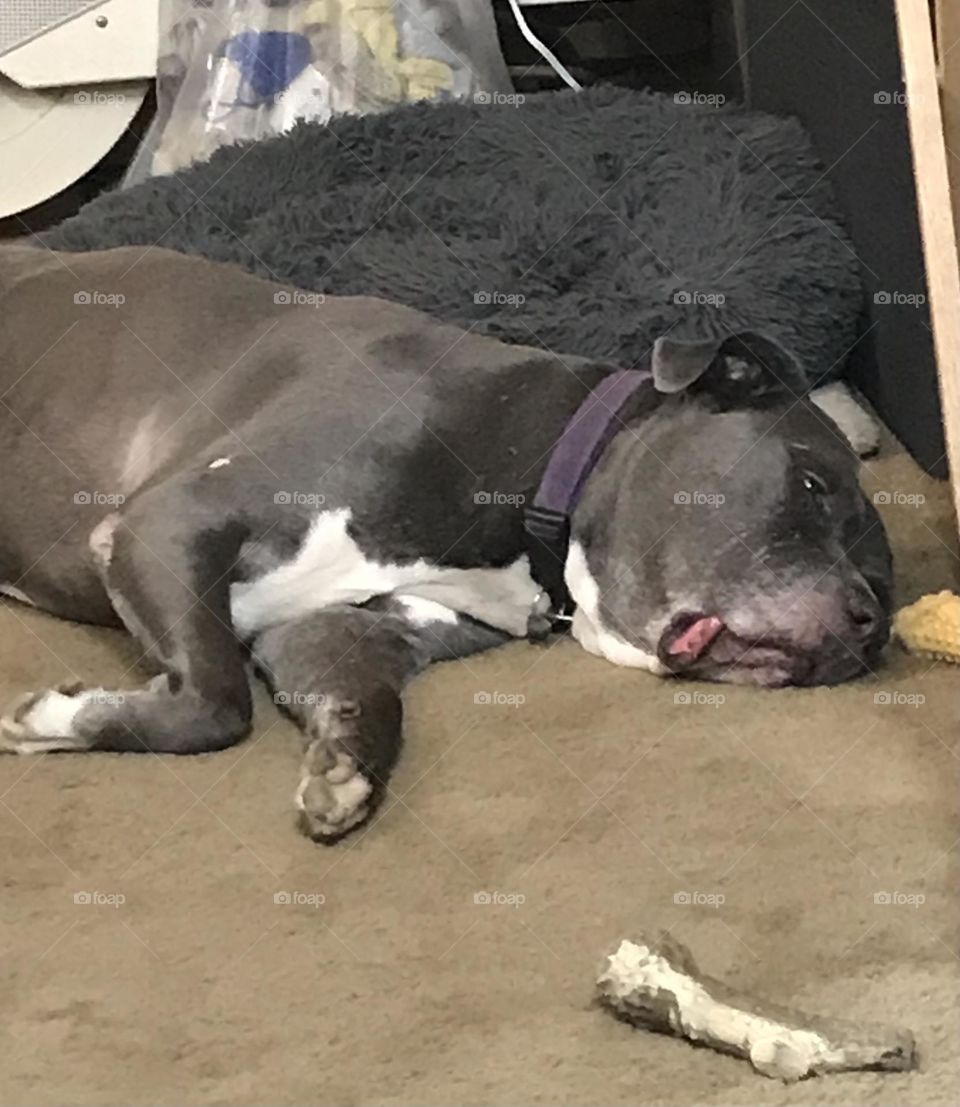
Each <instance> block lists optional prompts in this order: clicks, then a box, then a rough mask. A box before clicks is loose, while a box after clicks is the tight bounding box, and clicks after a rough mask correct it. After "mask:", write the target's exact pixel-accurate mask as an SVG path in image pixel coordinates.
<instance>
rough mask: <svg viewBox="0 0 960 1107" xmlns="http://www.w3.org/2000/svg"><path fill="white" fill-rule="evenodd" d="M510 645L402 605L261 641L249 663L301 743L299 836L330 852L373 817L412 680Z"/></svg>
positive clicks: (350, 611)
mask: <svg viewBox="0 0 960 1107" xmlns="http://www.w3.org/2000/svg"><path fill="white" fill-rule="evenodd" d="M508 637H509V636H508V635H506V634H504V633H502V632H501V631H497V630H493V629H491V628H490V627H487V626H484V625H482V624H480V623H476V622H474V621H472V620H470V619H464V618H461V617H459V616H458V615H457V614H456V613H455V612H453V611H451V610H450V609H449V608H446V607H443V606H442V605H440V604H436V603H432V602H431V601H425V600H420V599H414V598H410V599H406V600H405V599H404V598H403V597H380V598H378V599H376V600H372V601H371V602H370V603H369V604H366V605H365V606H363V607H351V606H346V605H343V606H337V607H331V608H327V609H325V610H323V611H319V612H317V613H316V614H313V615H308V616H305V617H304V618H302V619H298V620H296V621H294V622H291V623H284V624H281V625H280V626H277V627H274V628H272V629H270V630H267V631H265V632H264V633H262V634H261V635H260V636H259V637H258V638H257V639H256V640H255V641H254V643H253V655H254V659H255V663H256V665H257V666H258V668H259V669H260V671H261V672H262V674H263V675H264V677H265V678H266V680H267V682H268V683H269V684H270V686H271V688H272V689H273V693H274V700H275V702H276V703H277V704H278V705H279V706H280V707H281V708H282V709H283V710H284V711H285V712H287V714H289V715H290V716H291V717H292V718H293V719H294V721H295V722H296V723H297V724H298V725H299V727H300V728H301V730H302V731H303V733H304V741H305V751H304V758H303V763H302V766H301V770H300V785H299V787H298V789H297V792H296V796H295V799H294V803H295V806H296V808H297V812H298V818H299V822H300V827H301V829H302V830H303V832H304V833H305V834H306V835H308V836H309V837H310V838H313V839H314V840H316V841H320V842H325V843H330V842H334V841H336V840H337V839H338V838H341V837H342V836H343V835H344V834H346V833H347V832H348V831H350V830H353V829H354V828H355V827H357V826H359V825H360V824H361V823H363V822H365V821H366V820H367V819H368V818H369V817H370V815H372V814H373V812H374V810H375V809H376V807H377V805H378V804H379V802H380V801H381V799H382V798H383V796H384V793H385V791H386V788H387V781H388V779H389V776H390V773H391V771H392V769H393V767H394V764H395V763H396V760H397V757H398V755H399V752H400V743H401V728H402V714H403V709H402V705H401V699H400V694H401V690H402V688H403V686H404V684H405V683H406V682H407V681H408V680H409V679H410V678H411V677H413V676H415V675H416V674H417V673H418V672H420V671H421V670H422V669H424V668H425V667H426V666H427V665H428V664H430V662H432V661H441V660H447V659H452V658H457V657H464V656H466V655H467V654H470V653H475V652H477V651H479V650H484V649H489V648H490V647H492V646H497V645H500V644H501V643H502V642H504V641H506V639H507V638H508Z"/></svg>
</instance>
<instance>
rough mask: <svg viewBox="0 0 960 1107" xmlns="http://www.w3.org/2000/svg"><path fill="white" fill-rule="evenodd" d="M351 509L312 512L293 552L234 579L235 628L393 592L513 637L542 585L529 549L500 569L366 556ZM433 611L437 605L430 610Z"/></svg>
mask: <svg viewBox="0 0 960 1107" xmlns="http://www.w3.org/2000/svg"><path fill="white" fill-rule="evenodd" d="M349 522H350V511H349V509H347V508H339V509H337V510H336V511H325V512H323V513H322V514H320V515H319V516H317V518H316V519H315V520H314V522H313V524H312V526H311V527H310V530H309V531H308V532H307V535H306V537H305V538H304V540H303V543H302V545H301V547H300V549H299V550H298V551H297V555H296V557H294V558H293V559H292V560H291V561H288V562H286V563H285V564H284V565H280V566H278V567H277V568H276V569H272V570H270V572H268V573H265V574H264V575H263V576H261V577H259V578H258V579H257V580H255V581H251V582H249V583H244V584H235V585H233V587H232V589H231V593H230V610H231V614H232V617H233V623H234V626H235V627H236V629H237V631H238V632H239V633H240V634H250V633H252V632H253V631H256V630H260V629H263V628H264V627H268V626H276V625H277V624H278V623H284V622H288V621H290V620H292V619H297V618H300V617H302V616H304V615H307V614H310V613H311V612H313V611H319V610H320V609H321V608H324V607H329V606H331V605H332V604H356V603H364V602H366V601H367V600H369V599H370V598H371V597H373V596H381V595H387V594H389V593H392V592H399V593H402V594H403V600H404V603H408V604H409V602H410V600H409V599H408V597H417V598H419V599H421V600H430V601H432V602H433V603H434V604H442V605H443V606H444V607H446V608H449V609H450V610H452V611H458V612H462V613H463V614H465V615H470V616H472V617H473V618H475V619H479V620H480V621H482V622H484V623H488V624H489V625H491V626H494V627H499V628H500V629H502V630H505V631H507V632H508V633H510V634H513V635H516V636H517V637H523V636H524V635H525V634H526V633H527V620H528V618H529V615H530V613H531V611H532V610H533V605H534V602H535V601H536V599H537V596H538V595H539V593H540V587H539V585H537V584H536V582H535V581H534V580H533V578H532V577H531V576H530V567H529V564H528V561H527V558H526V556H522V557H520V558H518V559H517V560H516V561H515V562H513V563H512V564H511V565H508V566H506V567H505V568H503V569H450V568H442V567H439V566H436V565H431V564H430V563H429V562H427V561H425V560H423V559H422V558H421V559H419V560H417V561H413V562H409V563H407V564H405V565H397V564H393V563H390V562H384V563H381V562H377V561H372V560H370V559H369V558H367V557H366V556H365V555H364V553H363V551H362V550H361V549H360V547H359V546H358V545H357V543H356V542H355V541H354V540H353V538H352V537H351V536H350V534H349V533H348V531H347V527H348V524H349ZM435 615H436V613H435V612H434V616H435Z"/></svg>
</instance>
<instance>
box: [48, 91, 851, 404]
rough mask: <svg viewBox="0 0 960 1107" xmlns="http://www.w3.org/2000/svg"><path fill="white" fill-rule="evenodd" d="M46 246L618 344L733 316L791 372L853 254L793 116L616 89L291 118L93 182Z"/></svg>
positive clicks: (495, 331)
mask: <svg viewBox="0 0 960 1107" xmlns="http://www.w3.org/2000/svg"><path fill="white" fill-rule="evenodd" d="M45 241H46V243H47V244H48V245H50V246H52V247H55V248H58V249H63V250H87V249H105V248H107V247H110V246H119V245H129V244H143V245H154V244H157V245H162V246H166V247H170V248H172V249H175V250H181V251H184V252H185V253H196V254H202V255H204V256H206V257H209V258H215V259H219V260H222V261H231V262H237V263H239V264H240V265H243V266H245V267H246V268H247V269H250V270H252V271H253V272H255V273H258V274H261V275H264V276H270V277H273V278H275V279H279V280H282V281H285V282H290V283H292V284H295V285H299V286H301V287H303V288H306V289H312V290H315V291H321V292H326V293H335V294H340V295H350V294H365V295H376V296H381V297H384V298H386V299H389V300H395V301H399V302H400V303H403V304H408V305H411V306H414V307H417V308H420V309H422V310H424V311H426V312H429V313H431V314H433V315H435V316H437V317H439V318H440V319H443V320H446V321H449V322H455V323H458V324H461V325H465V326H474V327H476V328H477V329H478V330H480V331H483V332H485V333H487V334H492V335H497V336H499V337H502V338H504V339H506V340H507V341H511V342H521V343H526V344H538V343H541V344H543V345H545V346H547V347H549V348H551V349H553V350H555V351H557V352H569V353H575V354H583V355H588V356H595V357H602V358H611V359H614V360H615V361H617V362H619V363H621V364H624V365H629V364H633V363H634V362H636V361H637V360H638V359H639V358H640V357H641V356H642V355H643V354H644V353H645V352H646V351H647V350H648V348H649V347H650V345H651V343H652V342H653V340H654V339H656V338H657V336H658V335H661V334H665V333H666V332H667V331H673V332H674V334H675V336H677V337H687V336H689V337H696V336H703V337H706V336H713V335H722V334H724V333H725V332H726V331H727V330H740V329H754V330H759V331H761V332H764V333H766V334H767V335H769V336H771V337H774V338H778V339H779V340H780V341H781V342H782V343H783V344H784V345H786V346H787V347H788V348H790V349H791V350H793V351H794V353H795V354H796V355H797V356H798V357H799V358H800V360H801V362H802V364H803V365H804V366H805V368H806V369H807V371H808V373H809V374H810V379H811V383H813V381H814V380H816V379H818V378H819V377H820V376H821V375H822V374H824V373H825V372H828V371H830V370H834V369H838V368H839V367H840V363H841V362H842V359H843V356H844V354H845V352H846V350H847V348H848V347H849V346H850V345H851V343H852V342H853V341H854V339H855V337H856V326H857V316H858V313H859V308H860V302H861V288H860V281H859V276H858V271H857V265H856V259H855V257H854V254H853V251H852V249H851V248H850V246H849V245H848V242H847V238H846V234H845V232H844V230H843V227H842V225H841V223H840V221H839V219H838V215H837V212H836V210H835V206H834V201H833V198H832V196H831V193H830V191H829V189H828V186H827V184H826V183H825V181H824V180H823V177H822V175H821V169H820V167H819V165H818V163H817V159H816V156H815V154H814V152H813V150H812V149H811V145H810V140H809V138H808V137H807V135H806V134H805V132H804V131H803V129H802V128H801V126H800V124H799V123H798V122H796V121H795V120H792V119H781V118H777V117H775V116H772V115H767V114H763V113H761V112H754V111H747V110H745V109H743V108H740V107H736V106H730V107H723V108H719V109H716V108H710V107H701V106H698V105H695V104H682V103H675V102H674V100H673V98H671V97H665V96H661V95H653V94H649V93H639V92H634V91H630V90H626V89H619V88H615V87H600V88H594V89H591V90H587V91H584V92H580V93H576V92H558V93H544V94H540V95H537V96H531V97H528V98H527V100H526V102H525V103H524V104H523V105H522V106H520V107H516V106H514V105H512V104H479V103H473V104H469V103H468V104H460V103H458V104H439V105H432V104H425V103H424V104H415V105H411V106H409V107H404V108H401V109H398V110H395V111H392V112H389V113H387V114H384V115H370V116H365V117H350V116H344V117H340V118H338V119H337V120H335V121H334V122H333V123H332V124H331V125H328V126H318V125H314V124H309V125H301V126H299V127H298V128H297V129H296V130H294V131H293V132H292V133H290V134H287V135H285V136H282V137H279V138H275V139H271V140H268V141H265V142H261V143H256V144H248V145H244V146H233V147H228V148H224V149H221V150H220V151H218V152H217V153H216V154H215V155H214V156H213V157H212V158H211V159H210V160H209V161H208V162H206V163H204V164H201V165H197V166H194V167H192V168H190V169H189V170H185V171H184V172H182V173H180V174H178V175H177V176H172V177H162V178H156V179H154V180H150V181H147V182H145V183H143V184H141V185H139V186H137V187H135V188H132V189H130V190H128V191H117V192H113V193H110V194H107V195H104V196H101V197H99V198H97V199H96V200H94V201H93V202H92V203H90V204H88V205H87V206H86V207H85V208H84V209H83V210H82V211H81V212H80V213H79V214H78V215H77V216H75V217H74V218H72V219H70V220H68V221H66V222H65V223H64V224H62V225H61V226H59V227H57V228H55V229H54V230H53V231H51V232H48V233H47V234H46V236H45Z"/></svg>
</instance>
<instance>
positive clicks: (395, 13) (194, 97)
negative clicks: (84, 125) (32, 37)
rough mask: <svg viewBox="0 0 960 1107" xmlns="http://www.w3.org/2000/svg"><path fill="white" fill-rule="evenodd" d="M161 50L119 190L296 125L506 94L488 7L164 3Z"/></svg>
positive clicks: (300, 0)
mask: <svg viewBox="0 0 960 1107" xmlns="http://www.w3.org/2000/svg"><path fill="white" fill-rule="evenodd" d="M159 42H160V45H159V56H158V59H157V115H156V118H155V119H154V121H153V123H152V124H151V127H150V129H149V130H148V132H147V134H146V137H145V139H144V143H143V146H142V147H141V149H140V151H139V153H138V155H137V157H136V158H135V159H134V162H133V164H132V165H131V167H130V170H129V171H128V173H127V177H126V180H125V182H124V183H125V184H127V185H130V184H135V183H137V182H139V181H141V180H143V179H144V178H145V177H148V176H151V175H155V174H161V173H171V172H174V171H176V170H177V169H180V168H182V167H183V166H186V165H189V164H190V163H191V162H194V161H197V160H201V159H203V158H207V157H209V156H210V154H212V153H213V151H214V150H216V149H217V147H219V146H222V145H225V144H227V143H232V142H238V141H241V140H245V139H258V138H265V137H268V136H270V135H275V134H280V133H282V132H283V131H286V130H289V129H290V127H292V126H293V125H294V124H295V123H296V122H297V121H298V120H300V119H307V120H316V121H318V122H326V121H327V120H328V119H329V118H330V117H331V116H332V115H334V114H337V113H340V112H351V113H358V114H360V113H364V112H371V111H382V110H384V109H386V108H389V107H392V106H394V105H396V104H399V103H403V102H404V101H409V100H444V99H454V98H463V97H471V96H474V95H476V94H477V93H481V92H485V93H490V92H509V91H510V90H511V85H510V79H509V76H508V75H507V69H506V65H505V64H504V61H503V56H502V54H501V53H500V46H499V43H498V41H497V35H496V29H495V25H494V20H493V11H492V8H491V6H490V0H160V39H159Z"/></svg>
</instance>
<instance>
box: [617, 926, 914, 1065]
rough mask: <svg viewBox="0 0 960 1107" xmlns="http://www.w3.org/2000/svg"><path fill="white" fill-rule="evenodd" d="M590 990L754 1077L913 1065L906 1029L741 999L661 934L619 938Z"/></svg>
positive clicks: (628, 1015)
mask: <svg viewBox="0 0 960 1107" xmlns="http://www.w3.org/2000/svg"><path fill="white" fill-rule="evenodd" d="M597 991H598V994H599V997H600V1000H601V1002H602V1003H603V1004H604V1005H605V1006H607V1007H609V1008H610V1009H611V1010H612V1011H613V1012H614V1013H615V1014H616V1015H618V1016H619V1017H620V1018H623V1019H625V1020H627V1021H628V1022H630V1023H632V1024H633V1025H634V1026H638V1027H642V1028H644V1029H646V1030H656V1031H659V1032H661V1033H666V1034H673V1035H675V1036H676V1037H682V1038H688V1039H689V1040H690V1041H691V1042H696V1043H699V1044H701V1045H706V1046H710V1047H711V1048H713V1049H717V1050H721V1051H723V1052H724V1053H732V1054H735V1055H736V1056H737V1057H745V1058H747V1059H748V1060H749V1061H750V1063H751V1064H752V1065H753V1067H754V1068H755V1069H756V1070H757V1072H759V1073H762V1074H763V1075H764V1076H771V1077H774V1078H779V1079H781V1080H784V1081H793V1080H799V1079H801V1078H802V1077H804V1076H813V1075H815V1074H819V1073H826V1072H843V1071H845V1070H850V1069H877V1070H887V1071H891V1072H895V1071H904V1070H907V1069H911V1068H913V1067H914V1065H915V1064H916V1048H915V1044H914V1040H913V1035H912V1034H911V1033H910V1032H909V1031H907V1030H898V1029H892V1028H887V1027H883V1026H876V1025H872V1024H869V1023H854V1022H842V1021H840V1020H833V1019H819V1018H813V1017H810V1016H807V1015H803V1014H800V1013H799V1012H797V1011H788V1010H786V1009H784V1008H780V1007H776V1006H774V1005H773V1004H768V1003H764V1002H761V1001H758V1000H755V999H753V998H751V997H749V996H745V995H742V994H740V993H737V992H735V991H734V990H733V989H732V988H729V987H727V986H726V985H725V984H722V983H721V982H720V981H717V980H712V979H711V978H710V977H707V976H703V975H701V973H700V972H699V971H698V969H697V966H696V963H695V962H694V960H693V957H692V956H691V955H690V951H689V950H688V949H687V948H686V947H685V946H682V945H681V944H680V943H679V942H676V941H674V939H672V938H671V937H670V936H669V935H663V936H662V937H661V938H660V940H659V941H657V942H652V941H649V940H647V939H638V940H637V941H635V942H631V941H628V940H626V939H624V940H623V941H622V942H621V943H620V945H619V947H618V948H617V950H616V951H615V952H613V953H611V954H610V955H609V956H608V957H607V959H606V962H605V965H604V969H603V971H602V972H601V974H600V977H599V979H598V980H597Z"/></svg>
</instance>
